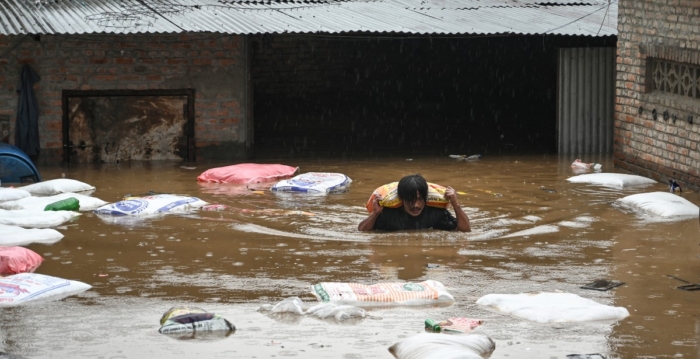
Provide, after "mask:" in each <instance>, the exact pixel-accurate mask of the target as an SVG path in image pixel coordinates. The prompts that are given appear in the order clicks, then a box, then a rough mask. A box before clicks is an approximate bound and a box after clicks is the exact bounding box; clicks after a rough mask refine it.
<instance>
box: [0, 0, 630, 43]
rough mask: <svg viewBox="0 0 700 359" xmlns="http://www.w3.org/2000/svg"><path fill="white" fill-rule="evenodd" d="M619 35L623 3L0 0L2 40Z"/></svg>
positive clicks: (529, 0)
mask: <svg viewBox="0 0 700 359" xmlns="http://www.w3.org/2000/svg"><path fill="white" fill-rule="evenodd" d="M199 32H201V33H222V34H281V33H291V34H341V33H357V32H361V33H377V34H383V33H386V34H413V35H495V34H524V35H527V34H553V35H575V36H593V37H601V36H615V35H616V34H617V0H615V1H608V0H588V1H586V0H558V1H557V0H540V1H537V0H366V1H354V0H349V1H332V0H307V1H302V0H276V1H275V0H261V1H227V0H218V1H217V0H0V34H2V35H22V34H97V33H110V34H137V33H199Z"/></svg>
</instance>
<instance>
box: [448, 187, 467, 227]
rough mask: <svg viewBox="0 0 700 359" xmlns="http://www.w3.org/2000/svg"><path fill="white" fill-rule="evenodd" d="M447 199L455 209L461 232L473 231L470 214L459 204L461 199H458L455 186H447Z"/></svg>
mask: <svg viewBox="0 0 700 359" xmlns="http://www.w3.org/2000/svg"><path fill="white" fill-rule="evenodd" d="M445 199H447V200H449V201H450V204H451V205H452V209H454V210H455V216H456V217H457V230H459V231H460V232H471V231H472V227H471V225H470V224H469V216H467V214H466V213H464V211H463V210H462V207H460V206H459V201H458V200H457V192H456V191H455V190H454V188H452V187H450V186H447V188H445Z"/></svg>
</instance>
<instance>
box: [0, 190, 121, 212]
mask: <svg viewBox="0 0 700 359" xmlns="http://www.w3.org/2000/svg"><path fill="white" fill-rule="evenodd" d="M71 197H73V198H75V199H77V200H78V201H79V202H80V210H81V211H91V210H93V209H95V208H97V207H99V206H103V205H105V204H107V202H106V201H103V200H101V199H99V198H96V197H91V196H86V195H84V194H80V193H61V194H57V195H54V196H49V197H33V196H32V197H26V198H22V199H19V200H16V201H9V202H3V203H0V209H9V210H15V209H27V210H34V211H43V210H44V208H45V207H46V205H49V204H51V203H54V202H58V201H60V200H63V199H66V198H71Z"/></svg>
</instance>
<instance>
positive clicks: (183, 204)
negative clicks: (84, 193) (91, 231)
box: [95, 194, 209, 216]
mask: <svg viewBox="0 0 700 359" xmlns="http://www.w3.org/2000/svg"><path fill="white" fill-rule="evenodd" d="M207 204H209V203H207V202H205V201H202V200H201V199H199V198H197V197H188V196H178V195H174V194H157V195H153V196H144V197H137V198H131V199H127V200H124V201H119V202H116V203H111V204H106V205H104V206H102V207H100V208H97V209H96V210H95V213H97V214H111V215H115V216H145V215H154V214H161V213H184V212H189V211H193V210H197V209H199V208H201V207H203V206H206V205H207Z"/></svg>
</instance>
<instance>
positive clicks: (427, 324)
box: [425, 319, 442, 333]
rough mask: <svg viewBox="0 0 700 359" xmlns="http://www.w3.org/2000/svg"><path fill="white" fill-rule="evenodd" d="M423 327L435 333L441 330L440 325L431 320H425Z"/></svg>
mask: <svg viewBox="0 0 700 359" xmlns="http://www.w3.org/2000/svg"><path fill="white" fill-rule="evenodd" d="M425 327H426V328H427V329H430V330H432V331H434V332H436V333H439V332H440V331H441V330H442V327H440V324H439V323H438V322H436V321H434V320H432V319H426V320H425Z"/></svg>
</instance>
